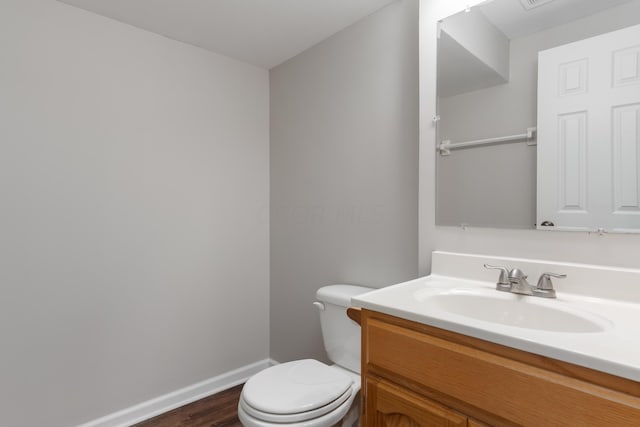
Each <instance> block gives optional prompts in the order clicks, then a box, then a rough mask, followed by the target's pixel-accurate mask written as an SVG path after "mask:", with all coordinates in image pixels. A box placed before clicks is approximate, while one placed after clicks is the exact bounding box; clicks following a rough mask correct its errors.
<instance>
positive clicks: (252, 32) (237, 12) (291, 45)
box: [59, 0, 396, 68]
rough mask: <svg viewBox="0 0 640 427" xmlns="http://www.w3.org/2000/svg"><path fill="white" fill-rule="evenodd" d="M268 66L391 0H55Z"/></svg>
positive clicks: (344, 26) (311, 44)
mask: <svg viewBox="0 0 640 427" xmlns="http://www.w3.org/2000/svg"><path fill="white" fill-rule="evenodd" d="M59 1H62V2H63V3H68V4H70V5H73V6H77V7H80V8H82V9H86V10H89V11H91V12H95V13H97V14H100V15H104V16H107V17H109V18H113V19H115V20H117V21H121V22H124V23H127V24H130V25H133V26H136V27H139V28H142V29H145V30H148V31H152V32H154V33H158V34H162V35H164V36H166V37H169V38H172V39H175V40H180V41H182V42H185V43H189V44H193V45H196V46H199V47H202V48H204V49H207V50H210V51H213V52H216V53H220V54H223V55H226V56H230V57H232V58H236V59H239V60H241V61H245V62H249V63H251V64H255V65H258V66H260V67H264V68H272V67H274V66H276V65H278V64H280V63H282V62H284V61H286V60H287V59H289V58H291V57H293V56H295V55H297V54H298V53H300V52H302V51H304V50H306V49H307V48H309V47H311V46H313V45H314V44H316V43H318V42H320V41H322V40H324V39H326V38H327V37H329V36H331V35H332V34H335V33H336V32H338V31H340V30H342V29H344V28H346V27H348V26H349V25H351V24H353V23H355V22H356V21H358V20H360V19H362V18H363V17H365V16H367V15H369V14H371V13H373V12H375V11H376V10H378V9H380V8H382V7H384V6H386V5H388V4H390V3H393V2H394V1H396V0H59Z"/></svg>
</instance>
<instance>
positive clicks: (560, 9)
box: [479, 0, 631, 39]
mask: <svg viewBox="0 0 640 427" xmlns="http://www.w3.org/2000/svg"><path fill="white" fill-rule="evenodd" d="M629 1H631V0H553V1H551V2H549V3H544V4H543V5H541V6H539V7H536V8H533V9H531V10H525V8H524V7H523V6H522V4H521V2H520V0H491V1H489V2H487V3H484V4H481V5H480V6H479V7H480V10H481V11H482V13H483V14H484V15H485V16H486V17H487V19H489V21H491V22H492V23H493V24H494V25H495V26H496V27H498V28H499V29H500V30H501V31H502V32H503V33H504V34H505V35H506V36H507V37H508V38H509V39H514V38H518V37H523V36H526V35H529V34H533V33H537V32H538V31H542V30H544V29H547V28H551V27H555V26H557V25H560V24H564V23H566V22H569V21H573V20H576V19H579V18H584V17H586V16H589V15H593V14H595V13H598V12H601V11H603V10H605V9H609V8H611V7H614V6H617V5H620V4H622V3H627V2H629Z"/></svg>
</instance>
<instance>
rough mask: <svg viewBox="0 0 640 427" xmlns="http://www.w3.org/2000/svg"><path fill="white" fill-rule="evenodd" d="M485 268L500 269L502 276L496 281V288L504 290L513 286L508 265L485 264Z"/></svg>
mask: <svg viewBox="0 0 640 427" xmlns="http://www.w3.org/2000/svg"><path fill="white" fill-rule="evenodd" d="M484 268H488V269H489V270H500V276H499V277H498V281H497V282H496V289H498V290H504V288H507V289H508V288H510V287H511V283H510V282H509V269H508V268H507V267H501V266H499V265H490V264H485V265H484Z"/></svg>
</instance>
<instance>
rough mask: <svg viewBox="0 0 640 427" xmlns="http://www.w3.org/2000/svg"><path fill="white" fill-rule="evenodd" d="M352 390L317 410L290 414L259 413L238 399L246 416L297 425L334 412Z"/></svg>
mask: <svg viewBox="0 0 640 427" xmlns="http://www.w3.org/2000/svg"><path fill="white" fill-rule="evenodd" d="M351 393H352V389H351V388H349V389H348V390H347V391H345V392H344V393H343V394H342V395H341V396H340V397H338V398H337V399H336V400H334V401H333V402H331V403H329V404H328V405H324V406H321V407H319V408H316V409H313V410H311V411H305V412H298V413H291V414H271V413H269V412H262V411H259V410H257V409H255V408H253V407H251V405H249V404H248V403H247V402H246V401H245V400H244V399H240V403H239V404H240V406H241V407H242V409H243V410H244V412H245V413H246V414H247V415H250V416H252V417H254V418H257V419H259V420H263V421H267V422H270V423H276V424H287V423H297V422H301V421H307V420H311V419H314V418H318V417H321V416H323V415H326V414H328V413H330V412H331V411H334V410H335V409H336V408H338V407H340V405H342V404H344V403H345V402H346V401H347V400H349V398H350V397H351Z"/></svg>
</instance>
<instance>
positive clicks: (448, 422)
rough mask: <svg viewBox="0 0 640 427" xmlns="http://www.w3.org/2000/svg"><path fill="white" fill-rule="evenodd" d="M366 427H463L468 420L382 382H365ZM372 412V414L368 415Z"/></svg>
mask: <svg viewBox="0 0 640 427" xmlns="http://www.w3.org/2000/svg"><path fill="white" fill-rule="evenodd" d="M366 388H367V403H366V404H367V413H368V414H370V415H367V417H373V420H372V421H371V422H368V423H367V424H368V425H374V426H381V427H466V426H467V417H465V416H463V415H460V414H458V413H456V412H454V411H452V410H450V409H449V408H447V407H445V406H442V405H440V404H439V403H436V402H434V401H432V400H430V399H426V398H424V397H422V396H419V395H417V394H415V393H412V392H410V391H407V390H404V389H402V388H400V387H396V386H394V385H393V384H389V383H387V382H385V381H376V380H372V379H367V383H366ZM371 412H373V413H372V414H371Z"/></svg>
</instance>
